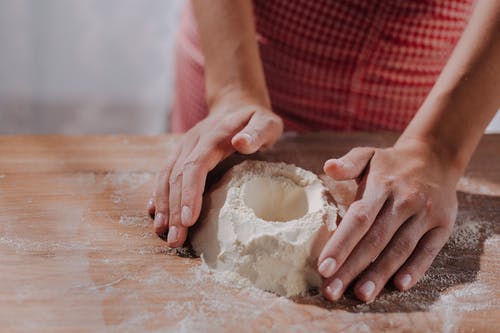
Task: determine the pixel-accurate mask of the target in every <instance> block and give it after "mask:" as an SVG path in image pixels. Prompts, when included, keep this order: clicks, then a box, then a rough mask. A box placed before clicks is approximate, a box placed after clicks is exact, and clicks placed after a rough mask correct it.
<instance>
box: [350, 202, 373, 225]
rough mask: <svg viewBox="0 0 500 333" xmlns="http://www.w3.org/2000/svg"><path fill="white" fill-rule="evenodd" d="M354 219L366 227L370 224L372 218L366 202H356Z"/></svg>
mask: <svg viewBox="0 0 500 333" xmlns="http://www.w3.org/2000/svg"><path fill="white" fill-rule="evenodd" d="M353 209H354V210H353V213H352V221H353V222H354V223H356V224H357V225H359V226H361V227H366V226H368V225H369V224H370V218H369V216H368V212H367V209H366V206H365V205H364V204H356V205H354V207H353Z"/></svg>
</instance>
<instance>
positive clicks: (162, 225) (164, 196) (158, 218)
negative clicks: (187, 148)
mask: <svg viewBox="0 0 500 333" xmlns="http://www.w3.org/2000/svg"><path fill="white" fill-rule="evenodd" d="M179 153H180V146H177V148H176V149H175V150H174V151H173V152H172V153H171V154H170V155H169V156H168V159H167V163H166V165H165V168H164V169H163V170H162V171H161V172H160V173H159V176H158V181H157V184H158V185H157V187H156V190H155V196H154V202H155V216H154V223H153V224H154V229H155V232H156V234H158V235H159V236H162V235H163V234H165V233H166V232H167V230H168V216H169V209H168V208H169V206H168V205H169V193H170V182H169V179H170V174H171V172H172V168H173V166H174V163H175V161H176V159H177V156H178V155H179Z"/></svg>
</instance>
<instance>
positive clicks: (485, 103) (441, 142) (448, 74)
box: [399, 0, 500, 172]
mask: <svg viewBox="0 0 500 333" xmlns="http://www.w3.org/2000/svg"><path fill="white" fill-rule="evenodd" d="M499 107H500V2H499V1H496V0H489V1H488V0H483V1H478V3H477V4H476V8H475V10H474V13H473V15H472V17H471V19H470V22H469V24H468V26H467V28H466V29H465V31H464V33H463V35H462V37H461V39H460V41H459V43H458V44H457V47H456V48H455V50H454V52H453V54H452V56H451V58H450V60H449V61H448V63H447V65H446V66H445V68H444V70H443V72H442V73H441V75H440V76H439V78H438V80H437V82H436V84H435V86H434V87H433V89H432V91H431V93H430V94H429V96H428V98H427V99H426V101H425V102H424V104H423V105H422V107H421V108H420V110H419V111H418V112H417V114H416V116H415V118H414V119H413V120H412V122H411V123H410V125H409V126H408V128H407V129H406V130H405V132H404V133H403V135H402V136H401V138H400V139H399V142H403V141H405V140H407V139H410V140H412V139H413V140H415V139H416V140H423V141H427V142H430V143H431V145H432V146H433V147H434V148H436V150H437V151H439V152H440V153H442V154H443V155H444V158H446V159H448V160H449V161H450V163H451V164H452V167H454V168H455V169H456V170H457V171H458V172H463V170H464V169H465V167H466V165H467V163H468V161H469V160H470V157H471V155H472V153H473V151H474V149H475V148H476V146H477V144H478V142H479V140H480V138H481V136H482V134H483V132H484V129H485V128H486V126H487V125H488V123H489V121H490V120H491V119H492V118H493V116H494V115H495V112H496V111H497V110H498V108H499Z"/></svg>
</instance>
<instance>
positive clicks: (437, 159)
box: [148, 0, 500, 302]
mask: <svg viewBox="0 0 500 333" xmlns="http://www.w3.org/2000/svg"><path fill="white" fill-rule="evenodd" d="M251 6H252V4H251V1H249V0H241V1H232V0H214V1H210V2H209V1H203V0H194V1H193V8H194V12H195V17H196V20H197V23H198V26H199V27H201V28H200V29H199V31H200V38H201V42H202V50H203V53H204V56H205V77H206V79H205V80H206V82H205V83H206V95H207V96H206V97H207V102H208V105H209V108H210V113H209V115H208V117H207V118H205V119H204V120H202V121H201V122H200V123H198V124H197V125H196V126H195V127H194V128H192V129H191V130H189V131H188V132H186V133H185V134H184V135H183V137H182V139H181V143H180V144H178V145H177V149H176V151H175V152H174V153H173V154H170V155H169V157H168V161H167V163H166V167H165V168H164V169H163V170H164V171H163V172H162V173H161V175H160V177H159V180H158V183H157V188H156V191H155V194H154V197H153V198H152V199H151V200H150V202H149V204H148V210H149V212H150V214H152V215H155V221H154V227H155V231H156V232H157V233H158V234H165V233H168V236H167V243H168V245H169V246H172V247H178V246H181V245H182V244H183V243H184V241H185V240H186V236H187V230H188V228H189V227H190V226H192V225H193V224H194V223H195V222H196V220H197V218H198V216H199V214H200V210H201V202H202V194H203V189H204V185H205V179H206V176H207V173H208V172H209V171H210V170H211V169H213V168H214V167H215V166H216V165H217V164H218V163H219V162H220V161H221V160H223V159H224V158H226V157H227V156H228V155H230V154H232V153H233V152H235V151H238V152H240V153H243V154H250V153H253V152H255V151H257V150H259V149H260V148H262V147H266V146H270V145H272V144H273V143H274V142H275V141H276V140H277V139H278V138H279V137H280V135H281V134H282V132H283V122H282V121H281V119H280V117H278V116H277V115H276V114H274V113H273V112H272V110H271V106H270V100H269V95H268V92H267V88H266V84H265V80H264V73H263V70H262V64H261V61H260V58H259V54H258V47H257V42H256V37H255V26H254V22H253V17H252V7H251ZM213 36H217V38H213ZM499 107H500V1H496V0H482V1H478V2H477V5H476V7H475V9H474V13H473V15H472V17H471V18H470V22H469V24H468V26H467V28H466V30H465V31H464V33H463V35H462V37H461V39H460V41H459V43H458V45H457V46H456V48H455V50H454V52H453V54H452V56H451V57H450V59H449V61H448V63H447V65H446V66H445V68H444V70H443V71H442V73H441V75H440V76H439V78H438V80H437V82H436V83H435V85H434V87H433V89H432V91H431V92H430V94H429V96H428V97H427V99H426V100H425V102H424V103H423V105H422V106H421V108H420V109H419V110H418V112H417V114H416V116H415V117H414V119H413V120H412V121H411V123H410V124H409V126H408V127H407V128H406V129H405V131H404V132H403V133H402V135H401V136H400V137H399V139H398V140H397V142H396V143H395V144H394V146H392V147H389V148H372V147H358V148H354V149H353V150H351V151H350V152H349V153H347V154H346V155H344V156H343V157H340V158H338V159H330V160H327V161H326V162H325V164H324V171H325V173H326V174H327V175H328V176H330V177H332V178H334V179H336V180H346V179H355V180H357V181H358V184H359V187H358V192H357V195H356V199H355V201H354V203H353V204H352V205H351V206H350V207H349V209H348V211H347V213H346V215H345V216H344V218H343V220H342V222H341V223H340V224H339V226H338V229H337V230H336V231H335V233H333V235H332V236H331V238H330V239H329V240H328V242H327V243H326V245H325V246H324V248H323V250H322V252H321V254H320V256H319V259H318V263H317V264H318V271H319V273H320V274H321V275H322V276H323V277H324V287H323V294H324V296H325V297H326V298H328V299H330V300H337V299H339V298H340V297H342V295H343V293H344V292H345V290H346V288H347V287H348V286H349V285H352V286H353V290H354V293H355V295H356V296H357V297H358V298H359V299H360V300H362V301H365V302H371V301H373V300H374V299H375V298H376V296H377V295H378V294H379V293H380V291H381V290H382V288H383V287H384V286H385V285H386V284H387V283H388V282H389V281H391V279H392V281H393V283H394V285H395V286H396V288H398V289H399V290H407V289H410V288H411V287H413V286H414V285H415V284H416V283H417V282H418V281H419V280H420V279H421V278H422V276H423V275H424V274H425V272H426V271H427V269H428V268H429V266H430V265H431V263H432V261H433V260H434V258H435V257H436V255H437V254H438V252H439V250H440V249H441V248H442V247H443V245H444V244H445V243H446V241H447V240H448V238H449V236H450V234H451V231H452V227H453V224H454V223H455V218H456V215H457V197H456V185H457V182H458V179H459V177H460V175H461V174H462V173H463V171H464V170H465V168H466V166H467V163H468V162H469V160H470V158H471V155H472V153H473V152H474V149H475V148H476V146H477V144H478V142H479V140H480V138H481V136H482V133H483V132H484V129H485V128H486V126H487V124H488V123H489V121H490V120H491V119H492V118H493V116H494V114H495V112H496V111H497V110H498V108H499Z"/></svg>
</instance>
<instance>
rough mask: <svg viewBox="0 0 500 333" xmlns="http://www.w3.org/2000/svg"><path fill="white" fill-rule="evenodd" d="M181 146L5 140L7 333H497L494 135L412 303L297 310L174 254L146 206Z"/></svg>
mask: <svg viewBox="0 0 500 333" xmlns="http://www.w3.org/2000/svg"><path fill="white" fill-rule="evenodd" d="M177 139H178V138H177V137H175V136H168V135H165V136H158V137H129V136H106V137H102V136H100V137H98V136H92V137H66V136H11V137H8V136H7V137H0V286H1V287H0V331H2V332H3V331H5V332H95V331H107V332H124V331H125V332H128V331H130V332H137V331H158V332H160V331H161V332H166V331H172V332H197V331H203V332H205V331H210V332H212V331H217V332H234V331H238V332H250V331H271V332H284V331H316V332H323V331H325V332H329V331H343V332H372V331H373V332H376V331H384V332H403V331H404V332H410V331H426V332H441V331H451V332H453V331H461V332H462V331H463V332H469V331H479V332H495V331H496V332H498V331H499V327H500V320H499V318H500V288H499V287H500V283H499V281H498V274H499V273H500V262H499V260H498V258H499V257H500V237H499V231H500V228H499V222H500V136H498V135H488V136H485V137H484V138H483V140H482V142H481V144H480V147H479V149H478V151H477V152H476V154H475V155H474V158H473V160H472V162H471V164H470V166H469V168H468V170H467V172H466V174H465V176H464V178H463V179H462V180H461V182H460V185H459V189H460V190H461V192H460V193H459V202H460V211H459V215H458V219H457V225H456V227H455V231H454V234H453V236H452V238H451V240H450V241H449V242H448V244H447V245H446V247H445V248H444V249H443V251H442V252H441V253H440V255H439V257H438V258H437V260H436V261H435V263H434V264H433V266H432V268H431V270H430V271H429V273H428V274H427V276H426V277H425V279H424V280H423V281H422V282H421V283H419V284H418V285H417V286H416V287H415V288H414V289H412V290H411V291H409V292H406V293H400V292H397V291H395V290H394V289H393V288H391V287H390V286H388V287H387V288H386V290H384V292H383V294H382V296H381V297H380V298H378V299H377V300H376V301H375V302H373V303H371V304H363V303H361V302H358V301H356V300H355V298H354V297H353V296H352V294H350V293H348V294H347V295H346V297H344V298H343V299H342V300H341V301H340V302H338V303H331V302H328V301H326V300H325V299H324V298H322V297H321V295H318V294H315V293H314V291H312V293H311V295H310V296H308V297H302V298H296V299H286V298H280V297H277V296H275V295H273V294H270V293H266V292H259V291H255V290H246V289H241V290H240V289H237V288H234V287H232V286H226V285H221V284H219V283H217V282H215V281H214V280H213V279H212V278H211V277H210V275H209V274H208V273H207V272H205V271H203V270H201V269H200V261H199V259H197V258H189V257H185V256H182V254H183V253H184V252H183V251H172V250H170V249H169V248H168V247H166V245H165V243H164V242H163V241H162V240H161V239H159V238H158V237H156V235H154V233H153V231H152V227H151V222H150V220H149V219H148V217H147V216H146V212H145V203H146V201H147V199H148V198H149V195H150V193H151V191H152V187H153V184H154V178H155V172H157V171H158V170H159V169H160V168H161V166H162V161H164V160H165V158H166V156H167V155H168V152H169V150H170V149H171V148H172V147H173V145H175V144H176V142H177ZM394 140H395V136H394V135H393V134H388V133H377V134H367V133H350V134H349V133H338V134H333V133H318V134H308V135H300V136H295V135H286V136H285V137H284V138H283V139H282V140H281V141H280V142H279V143H278V145H277V146H276V147H275V148H273V149H272V150H269V151H267V152H265V153H259V154H257V155H255V156H251V157H250V158H258V159H264V160H273V161H286V162H290V163H295V164H297V165H299V166H301V167H304V168H307V169H309V170H312V171H314V172H316V173H318V174H321V172H322V171H321V166H322V162H323V161H324V160H325V159H327V158H329V157H333V156H339V155H341V154H343V153H345V152H346V151H348V150H349V149H350V148H352V147H354V146H360V145H375V146H386V145H390V144H391V143H392V142H393V141H394ZM242 158H243V157H242V156H236V155H235V156H233V157H232V158H230V159H228V160H226V161H225V162H224V163H222V164H221V165H220V166H218V168H217V169H216V170H214V171H213V172H212V173H211V174H210V179H209V183H211V182H214V181H216V180H217V178H218V177H220V175H221V174H222V173H223V172H224V170H226V169H227V168H228V167H230V166H231V165H232V164H234V163H237V162H238V161H240V160H241V159H242ZM330 185H331V184H330ZM334 185H335V184H334ZM337 185H338V184H337ZM337 185H335V186H337Z"/></svg>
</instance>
